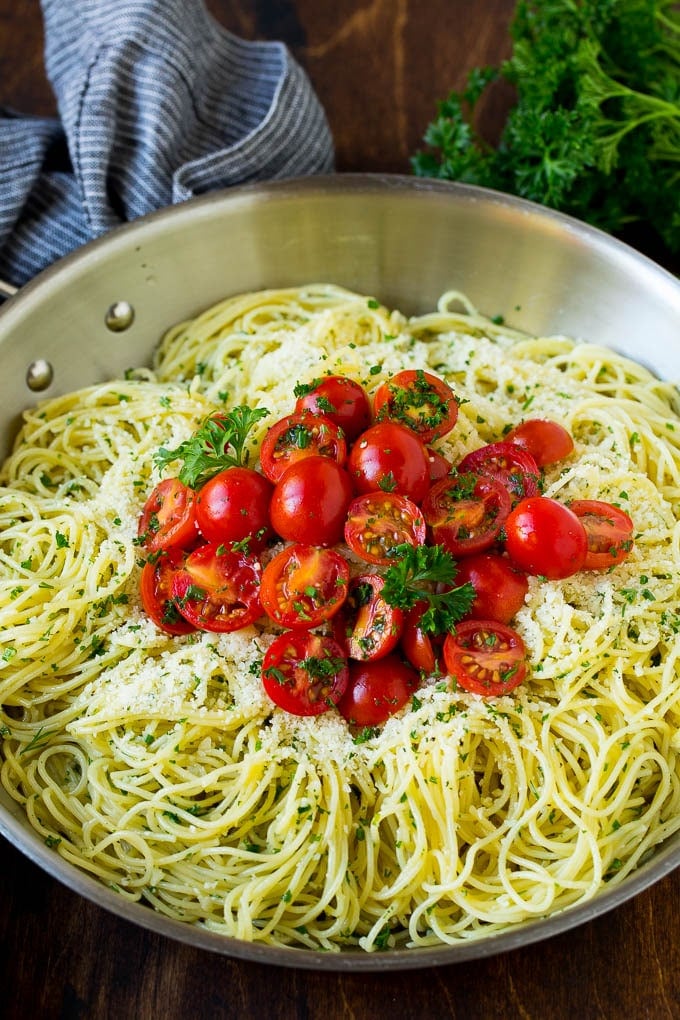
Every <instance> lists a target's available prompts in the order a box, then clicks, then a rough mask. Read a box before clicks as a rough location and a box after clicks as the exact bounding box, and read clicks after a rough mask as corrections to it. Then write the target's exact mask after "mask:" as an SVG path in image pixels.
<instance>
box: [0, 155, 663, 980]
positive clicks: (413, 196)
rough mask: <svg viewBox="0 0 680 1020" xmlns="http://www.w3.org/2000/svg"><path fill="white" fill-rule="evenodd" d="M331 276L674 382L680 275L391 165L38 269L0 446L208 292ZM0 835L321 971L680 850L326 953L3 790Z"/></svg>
mask: <svg viewBox="0 0 680 1020" xmlns="http://www.w3.org/2000/svg"><path fill="white" fill-rule="evenodd" d="M311 281H330V282H333V283H337V284H341V285H343V286H346V287H349V288H351V289H355V290H358V291H361V292H363V293H368V294H373V295H375V296H376V297H378V298H380V299H381V300H382V301H384V302H386V303H387V304H388V305H393V306H396V307H398V308H400V309H402V310H403V311H405V312H409V313H410V312H418V311H425V310H427V309H429V308H431V307H432V306H433V305H434V303H435V302H436V300H437V298H438V296H439V295H440V294H441V293H442V292H443V291H444V290H447V289H449V288H452V287H453V288H456V289H459V290H462V291H464V292H465V293H467V295H468V296H469V297H470V298H471V300H472V301H473V302H474V303H475V304H476V305H477V307H478V308H479V309H480V310H481V311H483V312H485V313H487V314H490V315H495V314H502V315H504V317H505V319H506V321H507V322H508V323H509V324H511V325H513V326H517V327H519V328H524V329H527V330H529V331H531V332H535V333H550V332H564V333H568V334H570V335H573V336H577V337H583V338H584V339H588V340H590V341H594V342H597V343H602V344H606V345H609V346H611V347H614V348H616V349H617V350H619V351H621V352H623V353H625V354H628V355H630V356H631V357H634V358H636V359H637V360H639V361H642V362H643V363H645V364H646V365H647V366H648V367H650V368H651V369H652V370H654V371H655V372H656V373H657V374H658V375H660V376H662V377H664V378H666V379H669V380H677V379H680V281H678V280H676V279H675V278H674V277H673V276H672V275H671V274H670V273H667V272H665V271H664V270H663V269H661V268H659V267H658V266H656V265H655V264H653V263H652V262H650V261H649V260H647V259H645V258H644V257H642V256H641V255H639V254H637V253H636V252H634V251H633V250H632V249H630V248H627V247H625V246H624V245H622V244H620V243H618V242H616V241H614V240H612V239H611V238H609V237H607V236H605V235H603V234H601V233H599V232H598V231H595V230H593V229H591V228H588V227H586V226H584V225H582V224H580V223H578V222H576V221H574V220H570V219H569V218H566V217H564V216H560V215H558V214H556V213H552V212H549V211H548V210H545V209H542V208H539V207H537V206H534V205H531V204H529V203H525V202H522V201H520V200H517V199H514V198H510V197H508V196H505V195H500V194H498V193H494V192H489V191H484V190H482V189H477V188H472V187H466V186H461V185H447V184H443V183H436V182H426V181H422V180H416V179H414V178H403V177H395V176H363V175H336V176H332V177H315V178H305V179H304V180H293V181H285V182H279V183H275V184H270V185H257V186H248V187H244V188H237V189H233V190H231V191H228V192H223V193H215V194H211V195H209V196H206V197H204V198H201V199H196V200H194V201H192V202H189V203H186V204H184V205H181V206H177V207H174V208H172V209H169V210H165V211H162V212H159V213H156V214H154V215H152V216H149V217H146V218H144V219H143V220H139V221H137V222H135V223H133V224H130V225H128V226H125V227H122V228H120V229H119V230H117V231H114V232H113V233H111V234H109V235H107V236H106V237H105V238H103V239H101V240H99V241H96V242H93V243H92V244H90V245H88V246H86V247H85V248H83V249H80V250H79V251H78V252H76V253H74V254H73V255H71V256H69V257H68V258H66V259H64V260H62V261H61V262H60V263H58V264H57V265H55V266H54V267H53V268H51V269H50V270H48V271H46V272H45V273H43V274H41V275H40V276H39V277H38V278H37V279H36V280H34V281H32V282H31V283H30V284H28V285H27V286H26V287H25V288H24V289H23V290H22V291H21V292H20V293H18V294H17V295H15V296H13V297H11V298H10V299H9V300H8V301H6V303H5V305H4V307H3V308H2V309H1V310H0V358H1V364H2V376H1V377H0V398H1V399H0V408H1V411H0V455H4V454H5V453H6V452H7V450H8V448H9V444H10V442H11V438H12V435H13V433H14V430H15V428H16V424H17V421H18V417H19V415H20V413H21V411H22V410H23V408H24V407H25V406H26V405H27V404H29V403H31V402H32V401H34V400H35V399H36V397H37V396H50V395H54V394H57V393H59V392H64V391H66V390H71V389H75V388H77V387H79V386H84V385H88V384H90V383H92V382H95V381H96V380H100V379H105V378H110V377H112V376H115V375H118V374H120V373H122V372H124V371H125V369H127V368H129V367H130V366H133V365H137V364H140V363H143V362H145V361H148V360H149V357H150V353H151V350H152V348H153V346H154V344H155V343H156V342H157V340H158V338H159V337H160V335H161V334H162V332H163V331H164V330H165V329H166V328H167V327H168V326H170V325H172V324H173V323H175V322H177V321H179V320H181V319H183V318H186V317H188V316H191V315H193V314H194V313H196V312H198V311H200V310H201V309H203V308H205V307H206V306H208V305H210V304H211V303H213V302H215V301H217V300H219V299H220V298H222V297H224V296H226V295H228V294H232V293H237V292H239V291H244V290H251V289H257V288H261V287H279V286H291V285H296V284H301V283H305V282H311ZM0 832H2V834H3V835H4V836H5V837H6V838H8V839H9V840H10V841H11V842H13V843H14V844H15V845H16V846H17V847H19V848H20V849H21V850H22V851H23V852H24V853H26V854H27V856H28V857H30V858H31V859H32V860H33V861H34V862H36V863H37V864H38V865H39V866H40V867H42V868H44V869H45V870H46V871H48V872H49V873H50V874H52V875H54V877H56V878H57V879H59V880H60V881H62V882H64V883H65V884H66V885H68V886H69V887H70V888H72V889H73V890H75V891H76V892H78V893H79V894H81V895H83V896H85V897H87V898H89V899H91V900H93V901H94V902H96V903H98V904H99V905H100V906H102V907H104V908H106V909H108V910H110V911H112V912H113V913H115V914H118V915H120V916H122V917H125V918H127V919H128V920H131V921H133V922H134V923H136V924H139V925H141V926H143V927H146V928H149V929H151V930H153V931H155V932H159V933H162V934H165V935H167V936H169V937H171V938H175V939H178V940H180V941H183V942H186V943H189V944H192V945H195V946H199V947H203V948H206V949H209V950H211V951H214V952H217V953H223V954H225V955H230V956H234V957H241V958H245V959H250V960H257V961H260V962H267V963H273V964H278V965H286V966H294V967H304V968H310V969H319V970H336V971H343V970H376V971H377V970H393V969H408V968H419V967H424V966H431V965H439V964H450V963H453V962H456V961H462V960H469V959H472V958H475V957H483V956H490V955H493V954H495V953H498V952H501V951H505V950H508V949H511V948H516V947H518V946H520V945H527V944H529V943H531V942H535V941H538V940H541V939H545V938H548V937H549V936H551V935H554V934H557V933H558V932H562V931H565V930H567V929H569V928H573V927H575V926H576V925H578V924H581V923H583V922H584V921H587V920H589V919H591V918H593V917H595V916H597V915H599V914H601V913H603V912H604V911H606V910H609V909H612V908H613V907H615V906H617V905H619V904H621V903H622V902H624V901H625V900H626V899H628V898H630V897H631V896H634V895H635V894H636V893H638V892H639V891H641V890H642V889H644V888H646V887H647V886H649V885H651V884H652V883H653V882H655V881H657V880H658V879H660V878H661V877H662V876H663V875H665V874H667V873H668V872H669V871H671V870H672V869H673V868H675V867H676V866H677V865H678V864H680V837H679V838H675V839H672V840H669V841H668V843H667V844H665V845H664V846H662V847H661V848H660V850H659V851H658V853H657V854H656V856H655V857H654V858H653V859H652V860H650V861H649V862H648V863H647V864H646V865H645V866H644V867H642V868H641V869H640V870H639V871H638V872H637V873H636V874H635V875H634V876H632V877H631V878H630V879H629V880H628V881H627V882H626V883H625V884H623V885H621V886H619V887H616V888H615V889H605V890H604V891H603V892H602V893H601V894H600V895H599V896H598V897H597V898H596V899H595V900H593V901H592V902H591V903H589V904H587V905H586V906H581V907H577V908H574V909H572V910H571V911H567V912H564V913H562V914H557V915H553V916H552V917H550V918H548V919H545V920H541V921H535V922H532V923H531V924H527V925H525V926H522V927H520V928H516V929H514V930H512V931H509V932H507V933H505V934H502V935H497V936H493V937H490V938H487V939H486V940H484V941H479V942H474V943H469V944H462V945H458V946H454V947H443V946H442V947H438V948H434V949H426V950H418V951H413V952H411V951H404V950H399V951H387V952H384V953H380V954H372V955H367V954H363V953H356V952H351V953H349V952H347V953H344V952H343V953H337V954H335V953H334V954H328V953H321V952H311V951H302V950H292V949H290V950H287V949H280V948H274V947H266V946H259V945H252V944H249V943H243V942H238V941H235V940H231V939H227V938H225V937H223V936H219V935H216V934H213V933H211V932H208V931H204V930H202V929H199V928H196V927H192V926H188V925H184V924H182V923H180V922H174V921H171V920H169V919H167V918H164V917H162V916H160V915H158V914H155V913H153V912H152V911H151V910H150V909H148V908H146V907H144V906H142V905H138V904H130V903H128V902H127V901H125V900H123V899H122V898H121V897H119V896H117V895H116V894H115V893H114V892H112V891H111V890H109V889H107V888H104V887H103V886H101V885H100V884H99V883H97V882H96V881H94V880H93V879H91V878H89V876H87V875H84V874H82V873H81V872H79V871H77V870H76V869H75V868H73V867H72V866H70V865H68V864H67V863H66V862H64V861H63V860H62V859H61V858H59V857H58V856H57V855H56V854H55V853H54V851H52V850H50V849H48V848H47V847H46V846H45V845H44V844H43V843H42V841H41V840H40V838H39V837H38V836H37V835H36V834H35V833H34V832H33V831H32V830H30V829H29V828H28V825H27V823H26V822H25V820H24V818H23V815H22V813H21V811H20V809H19V808H18V807H17V806H16V805H14V804H13V803H12V802H10V801H9V799H8V798H6V796H5V795H4V794H2V793H0Z"/></svg>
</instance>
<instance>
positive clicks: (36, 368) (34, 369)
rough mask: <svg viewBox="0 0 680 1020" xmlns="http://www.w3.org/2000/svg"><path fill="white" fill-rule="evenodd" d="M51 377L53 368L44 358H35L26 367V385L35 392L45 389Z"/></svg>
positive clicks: (52, 376)
mask: <svg viewBox="0 0 680 1020" xmlns="http://www.w3.org/2000/svg"><path fill="white" fill-rule="evenodd" d="M53 378H54V369H53V368H52V366H51V365H50V363H49V361H45V359H44V358H37V359H36V361H32V362H31V364H30V365H29V366H28V368H27V369H26V385H27V386H28V388H29V390H34V391H35V392H36V393H37V392H39V391H40V390H46V389H47V387H48V386H49V385H50V383H51V382H52V379H53Z"/></svg>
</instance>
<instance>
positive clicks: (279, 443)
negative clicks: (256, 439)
mask: <svg viewBox="0 0 680 1020" xmlns="http://www.w3.org/2000/svg"><path fill="white" fill-rule="evenodd" d="M314 456H317V457H330V458H331V460H335V461H337V462H338V464H344V463H345V461H346V460H347V443H346V442H345V437H344V435H343V433H342V430H341V429H339V428H338V426H337V425H335V424H334V423H333V422H332V421H331V420H330V419H329V418H325V417H324V416H323V415H321V414H310V413H309V411H302V412H300V414H289V415H286V417H285V418H281V419H279V421H277V422H275V423H274V424H273V425H272V427H271V428H270V429H269V431H268V432H267V433H266V434H265V437H264V439H263V440H262V446H261V447H260V465H261V466H262V470H263V472H264V474H265V475H266V477H267V478H268V479H269V480H270V481H272V482H278V480H279V478H280V477H281V475H282V474H283V472H284V471H285V470H286V468H288V467H290V465H291V464H293V463H294V462H295V461H297V460H302V459H303V457H314Z"/></svg>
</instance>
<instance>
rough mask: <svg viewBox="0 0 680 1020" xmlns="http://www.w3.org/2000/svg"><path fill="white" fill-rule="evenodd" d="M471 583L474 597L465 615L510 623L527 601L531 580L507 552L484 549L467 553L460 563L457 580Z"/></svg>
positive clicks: (458, 582) (459, 582)
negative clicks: (529, 580)
mask: <svg viewBox="0 0 680 1020" xmlns="http://www.w3.org/2000/svg"><path fill="white" fill-rule="evenodd" d="M468 582H469V583H470V584H471V585H472V587H473V588H474V589H475V598H474V601H473V603H472V606H471V608H470V609H469V610H468V612H467V614H466V616H468V617H470V618H471V619H473V620H498V621H499V622H500V623H510V621H511V620H512V618H513V616H514V615H515V613H517V612H518V610H520V609H521V608H522V606H523V605H524V599H525V596H526V593H527V592H528V590H529V582H528V580H527V577H526V574H523V573H521V572H520V571H519V570H516V569H515V567H514V566H513V564H512V563H511V562H510V560H509V559H508V558H507V556H499V555H498V553H492V552H483V553H477V554H476V555H475V556H466V557H465V559H462V560H461V561H460V563H459V564H458V573H457V574H456V584H466V583H468Z"/></svg>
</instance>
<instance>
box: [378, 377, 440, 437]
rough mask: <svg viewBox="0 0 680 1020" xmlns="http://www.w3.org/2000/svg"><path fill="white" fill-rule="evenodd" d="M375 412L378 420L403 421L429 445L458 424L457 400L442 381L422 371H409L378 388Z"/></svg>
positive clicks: (402, 422)
mask: <svg viewBox="0 0 680 1020" xmlns="http://www.w3.org/2000/svg"><path fill="white" fill-rule="evenodd" d="M373 411H374V414H375V417H376V421H384V420H385V419H386V418H389V419H390V420H391V421H398V422H401V424H402V425H405V426H406V427H407V428H409V429H411V430H412V431H413V432H415V433H416V435H418V436H419V437H420V439H422V441H423V442H424V443H429V442H431V441H432V440H433V439H436V438H438V437H439V436H445V435H446V433H447V432H450V431H451V429H452V428H453V426H454V425H455V424H456V421H457V419H458V401H457V400H456V395H455V394H454V392H453V390H452V389H451V387H450V386H449V384H448V383H447V382H444V380H443V379H440V378H439V377H438V376H436V375H432V373H431V372H424V371H422V369H415V370H412V369H406V370H404V371H403V372H397V374H396V375H393V376H392V378H391V379H388V380H387V382H384V383H382V384H381V385H380V386H379V387H378V389H377V390H376V391H375V395H374V397H373Z"/></svg>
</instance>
